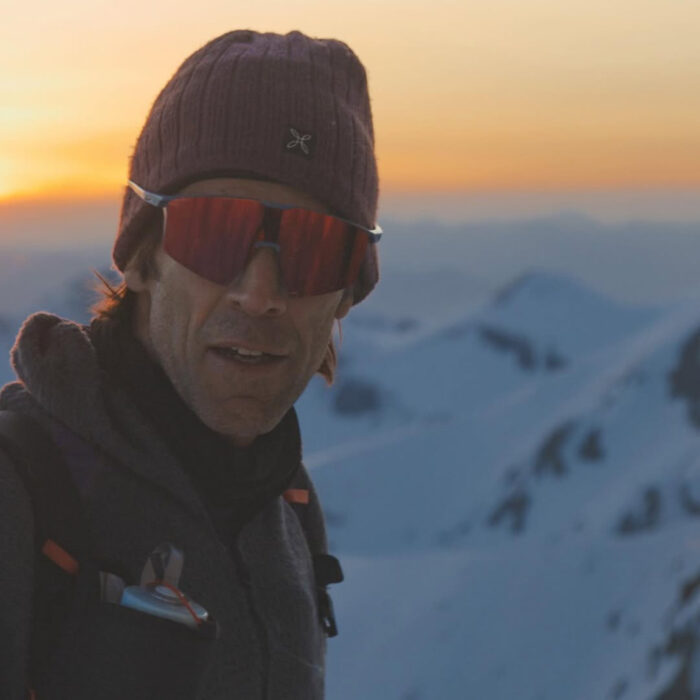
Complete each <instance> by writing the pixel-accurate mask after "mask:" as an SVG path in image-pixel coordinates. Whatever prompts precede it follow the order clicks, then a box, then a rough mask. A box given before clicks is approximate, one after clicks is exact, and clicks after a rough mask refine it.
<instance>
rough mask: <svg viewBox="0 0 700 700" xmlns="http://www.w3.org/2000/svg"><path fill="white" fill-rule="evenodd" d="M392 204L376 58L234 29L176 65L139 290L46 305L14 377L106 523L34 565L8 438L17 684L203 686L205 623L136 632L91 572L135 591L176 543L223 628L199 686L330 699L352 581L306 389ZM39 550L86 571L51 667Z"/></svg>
mask: <svg viewBox="0 0 700 700" xmlns="http://www.w3.org/2000/svg"><path fill="white" fill-rule="evenodd" d="M376 209H377V173H376V164H375V158H374V138H373V130H372V120H371V114H370V105H369V97H368V93H367V82H366V76H365V72H364V69H363V67H362V65H361V64H360V62H359V61H358V59H357V57H356V56H355V55H354V54H353V53H352V51H351V50H350V49H349V48H348V47H347V46H346V45H345V44H343V43H341V42H338V41H334V40H325V39H324V40H315V39H310V38H309V37H306V36H304V35H303V34H301V33H299V32H291V33H289V34H287V35H284V36H280V35H276V34H270V33H267V34H260V33H256V32H253V31H234V32H229V33H227V34H224V35H222V36H220V37H218V38H216V39H214V40H213V41H211V42H210V43H208V44H206V45H205V46H204V47H202V48H201V49H199V50H198V51H197V52H195V53H194V54H193V55H192V56H190V57H189V58H188V59H187V60H186V61H185V62H184V63H183V64H182V66H181V67H180V68H179V69H178V70H177V72H176V73H175V74H174V75H173V77H172V78H171V80H170V81H169V82H168V83H167V85H166V86H165V87H164V89H163V90H162V92H161V93H160V95H159V96H158V98H157V99H156V101H155V103H154V104H153V107H152V109H151V112H150V114H149V116H148V118H147V120H146V122H145V125H144V127H143V130H142V132H141V134H140V136H139V139H138V141H137V144H136V147H135V151H134V154H133V157H132V159H131V164H130V174H129V185H128V187H127V189H126V193H125V197H124V201H123V206H122V213H121V220H120V225H119V231H118V235H117V239H116V243H115V246H114V251H113V258H114V262H115V264H116V266H117V268H118V269H119V270H121V271H122V272H123V274H124V284H123V285H122V286H121V287H119V288H117V289H114V290H111V291H110V292H109V293H108V294H107V298H106V299H105V301H103V303H102V304H101V305H100V306H99V307H98V308H97V312H96V316H95V318H94V319H93V321H92V322H91V324H90V325H89V326H88V327H82V326H79V325H77V324H75V323H72V322H70V321H65V320H62V319H59V318H57V317H55V316H51V315H49V314H45V313H40V314H36V315H34V316H32V317H30V318H29V319H28V320H27V321H26V322H25V324H24V326H23V328H22V329H21V331H20V334H19V336H18V338H17V341H16V344H15V347H14V348H13V352H12V362H13V366H14V368H15V371H16V372H17V375H18V381H17V382H15V383H13V384H9V385H7V386H6V387H4V388H3V390H2V392H1V393H0V409H5V410H9V411H12V412H14V413H16V414H22V415H23V416H26V417H30V418H32V419H33V420H34V421H35V423H36V425H37V426H40V427H41V429H43V430H45V431H46V433H47V434H48V435H49V436H50V437H51V439H52V444H55V445H56V451H57V452H59V453H60V454H61V456H62V459H63V461H64V462H65V464H66V465H67V468H68V472H69V473H70V474H71V477H72V480H73V481H74V482H75V483H76V486H77V489H78V492H79V496H80V498H79V500H80V505H81V507H82V510H83V511H84V529H85V530H86V531H87V534H88V540H89V545H86V547H85V552H86V554H85V556H84V557H83V559H81V560H80V561H79V562H77V563H76V562H75V558H74V557H71V553H70V552H66V551H65V548H61V547H60V546H56V543H55V542H54V541H53V540H51V539H48V538H47V539H46V542H45V544H44V547H43V554H45V555H46V556H45V557H44V558H43V559H41V553H40V554H38V555H36V556H37V560H36V561H34V557H35V547H34V544H33V541H32V540H33V537H32V533H33V532H36V531H37V530H36V528H38V525H37V524H36V523H37V518H39V517H40V516H41V513H40V512H37V511H41V508H39V507H38V502H37V499H36V498H35V499H34V503H32V502H31V501H30V498H29V496H28V493H27V488H26V484H24V483H23V481H22V479H21V478H20V477H19V476H18V473H17V466H16V464H15V463H13V459H12V458H11V457H10V456H9V455H8V454H6V452H7V451H5V452H3V450H1V449H0V556H1V557H2V562H3V566H2V573H0V625H1V627H0V634H1V637H0V639H2V644H3V646H2V650H3V655H4V660H3V661H2V663H1V670H0V673H2V674H3V675H4V677H3V682H4V685H1V684H0V687H2V688H6V689H8V690H7V691H6V695H3V697H25V693H26V692H27V688H28V687H33V688H37V689H39V692H38V695H37V697H39V698H42V697H61V698H63V697H71V698H81V697H101V698H102V697H129V698H134V697H166V696H167V697H176V696H177V697H185V696H187V694H186V693H185V691H184V690H183V689H184V688H186V687H187V688H189V687H190V686H189V685H188V684H189V683H190V681H189V680H187V678H188V676H187V674H188V673H189V671H188V669H187V668H186V667H187V661H188V660H189V658H190V656H195V655H196V654H197V653H199V652H198V651H194V652H192V654H190V652H189V651H188V649H190V647H189V646H187V645H188V644H190V641H191V640H193V639H195V635H194V633H190V631H189V630H186V629H185V627H184V626H182V625H174V624H173V623H171V622H169V621H167V622H166V623H165V626H164V627H158V628H157V629H155V628H153V629H152V628H150V627H149V628H148V631H147V633H146V632H143V633H142V630H141V626H143V625H147V624H150V621H151V620H153V619H155V618H153V617H152V616H150V615H148V616H147V615H146V614H145V613H142V612H139V613H134V611H133V610H130V609H127V608H125V607H124V606H123V605H121V606H117V605H115V604H114V603H113V602H104V600H105V598H104V597H103V599H102V600H99V598H98V596H97V594H96V593H95V587H94V583H95V580H96V579H95V576H94V575H93V574H95V572H97V571H98V570H99V571H102V572H103V574H101V575H100V576H105V575H109V576H112V578H111V579H110V580H112V581H114V580H117V579H116V575H117V574H119V577H120V579H122V580H123V581H124V584H125V585H138V583H139V576H140V574H141V571H142V569H143V568H144V563H145V562H146V561H147V560H149V555H150V554H151V553H152V552H153V551H154V549H156V548H157V547H158V546H159V545H161V544H163V543H165V542H169V543H172V544H173V545H175V546H176V547H177V548H178V549H179V550H181V551H182V553H183V555H184V568H183V570H182V576H181V578H180V579H179V584H178V585H179V589H180V590H179V591H177V593H178V595H180V597H182V595H186V596H187V597H188V598H189V600H191V601H194V602H196V603H197V604H199V605H201V606H203V608H205V609H206V611H207V612H208V613H209V615H210V617H211V618H213V620H215V621H216V625H217V629H218V639H217V640H216V642H215V643H214V644H213V645H209V646H207V659H206V663H205V662H202V664H200V666H198V670H197V674H198V679H197V680H196V681H193V682H192V683H191V687H192V688H196V689H197V690H196V691H195V690H192V691H190V690H188V691H187V693H190V692H191V693H192V695H191V696H192V697H195V696H196V697H201V698H206V699H207V700H215V699H223V698H234V697H235V698H242V699H244V700H248V699H251V700H252V699H254V698H261V699H263V698H266V699H267V698H269V699H272V700H274V699H277V698H279V699H282V698H284V699H295V698H299V700H301V699H303V700H310V699H313V698H321V697H323V676H324V656H325V638H326V635H329V634H333V632H334V620H333V615H332V608H331V607H330V604H329V599H328V597H327V594H326V592H325V585H326V584H327V583H329V582H331V581H338V580H339V579H340V578H341V576H340V572H339V571H338V570H337V566H334V563H335V560H333V558H332V557H329V556H327V555H326V540H325V531H324V527H323V516H322V514H321V510H320V506H319V504H318V501H317V498H316V495H315V493H314V490H313V486H312V485H311V483H310V480H309V477H308V474H307V473H306V471H305V469H304V467H303V465H302V464H301V442H300V437H299V428H298V424H297V420H296V415H295V413H294V408H293V404H294V402H295V401H296V399H297V398H298V397H299V395H300V394H301V393H302V392H303V390H304V388H305V387H306V385H307V383H308V381H309V380H310V378H311V377H312V375H313V374H314V373H315V372H320V373H321V374H323V375H324V376H325V377H326V379H327V380H328V381H331V380H332V377H333V372H334V368H335V350H334V348H333V343H332V327H333V323H334V321H335V320H336V319H340V318H342V317H343V316H345V315H346V314H347V313H348V311H349V309H350V308H351V306H352V305H353V304H356V303H358V302H359V301H361V300H362V299H363V298H364V297H365V296H366V295H367V294H368V293H369V292H370V291H371V290H372V288H373V287H374V285H375V284H376V282H377V278H378V271H377V254H376V246H375V245H374V243H375V242H376V240H378V238H379V228H378V227H377V226H376V220H375V216H376ZM16 461H17V460H16V459H15V460H14V462H16ZM52 478H53V477H52ZM32 488H34V487H33V486H32ZM49 501H50V496H49ZM69 515H70V514H69ZM47 545H51V546H47ZM59 545H60V543H59ZM57 552H58V554H56V553H57ZM46 557H48V558H50V559H52V565H54V564H58V566H59V567H61V568H62V569H64V570H65V571H68V572H69V573H70V574H71V575H73V577H74V578H76V580H77V583H75V585H74V587H73V589H71V591H72V592H71V594H70V595H68V596H67V597H65V596H64V598H62V599H61V601H62V603H61V604H62V605H63V607H64V608H65V610H64V611H63V616H64V619H63V621H62V623H61V625H60V629H58V631H55V630H52V633H51V635H41V636H49V637H50V640H49V643H47V644H46V645H45V647H42V648H43V649H44V652H43V653H44V655H45V658H42V659H41V660H40V661H37V660H36V659H35V658H34V657H35V656H36V655H37V652H36V648H35V646H33V645H34V643H35V641H36V640H35V639H34V637H36V629H35V630H34V632H32V619H34V621H35V626H36V624H37V623H36V620H37V619H40V618H41V615H40V614H39V613H37V611H36V610H34V611H33V607H34V608H36V607H37V605H36V603H34V604H33V603H32V595H33V590H34V588H35V586H36V578H37V577H36V576H34V575H33V571H34V572H36V567H41V566H43V565H44V563H45V560H46ZM149 561H152V560H149ZM73 564H75V565H74V566H73ZM78 564H79V565H78ZM153 566H155V567H156V568H158V567H157V565H155V564H154V565H153ZM76 572H78V573H76ZM90 572H91V573H90ZM89 573H90V575H91V576H92V578H90V577H89V576H88V574H89ZM159 576H160V577H161V578H162V576H163V574H162V572H161V573H160V574H159ZM159 576H156V578H159ZM99 580H100V581H102V583H103V584H104V582H105V581H106V580H107V579H105V578H100V579H99ZM142 582H143V581H142ZM74 589H75V590H74ZM149 590H151V589H149ZM85 591H87V593H85ZM103 592H104V591H103ZM71 596H72V598H71ZM91 596H92V597H91ZM66 600H69V601H72V602H70V604H69V603H66ZM176 602H177V601H176ZM52 605H55V601H54V602H52ZM40 607H42V608H43V607H44V604H43V603H42V606H40ZM48 607H50V606H48ZM188 609H189V608H188ZM86 610H87V611H89V612H85V611H86ZM66 611H67V612H66ZM115 611H116V612H115ZM190 612H192V614H193V615H194V612H193V611H192V610H191V609H190ZM59 617H60V615H59ZM195 618H196V615H195ZM76 620H78V622H76ZM144 621H146V622H144ZM195 622H197V623H198V624H199V622H198V621H197V619H195ZM200 622H201V620H200ZM173 628H176V631H175V632H174V631H173ZM66 629H68V632H66ZM144 629H145V628H144ZM105 630H107V631H105ZM40 632H41V630H40ZM143 634H147V635H148V636H146V637H144V636H143ZM139 635H141V636H139ZM159 635H160V636H159ZM177 635H180V636H178V640H181V642H182V645H184V646H180V647H177V650H176V651H174V652H168V654H171V653H172V654H173V655H172V656H170V657H168V658H166V659H165V660H163V659H162V658H161V657H162V655H161V657H158V656H157V650H158V649H170V648H171V647H170V646H169V645H171V644H174V643H175V642H173V640H174V639H175V637H176V636H177ZM182 635H184V636H182ZM144 640H145V641H144ZM177 643H178V644H179V643H180V641H178V642H177ZM101 645H104V650H103V646H101ZM137 648H138V649H140V652H139V654H138V658H137V659H132V658H130V657H129V654H130V653H131V652H130V650H133V649H137ZM46 649H48V651H46ZM56 649H58V651H56ZM107 649H108V650H109V651H108V652H107V651H106V650H107ZM183 649H184V650H185V651H184V652H183V651H182V650H183ZM192 649H195V650H198V649H200V647H199V646H196V645H194V643H193V646H192ZM181 652H182V653H181ZM152 653H153V654H156V656H154V657H153V659H151V658H150V655H151V654H152ZM180 653H181V656H179V657H178V656H176V655H177V654H180ZM133 655H134V654H133V653H132V656H133ZM122 657H124V658H122ZM124 659H126V661H125V660H124ZM135 669H136V670H135ZM154 674H155V675H156V676H158V677H159V678H157V679H156V681H154V680H153V678H151V677H149V675H154ZM181 676H182V678H184V679H185V680H180V677H181ZM199 676H201V677H199ZM173 679H176V680H175V681H173ZM154 682H155V683H156V685H153V683H154ZM158 683H160V685H158ZM144 688H158V689H159V690H148V691H146V690H144ZM165 688H169V690H167V691H165V690H163V689H165ZM173 688H174V689H173ZM42 692H43V694H42ZM139 693H140V694H139ZM174 693H180V694H178V695H175V694H174Z"/></svg>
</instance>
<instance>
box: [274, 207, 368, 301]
mask: <svg viewBox="0 0 700 700" xmlns="http://www.w3.org/2000/svg"><path fill="white" fill-rule="evenodd" d="M368 242H369V239H368V237H367V235H366V234H365V233H364V232H363V231H361V230H360V231H358V230H357V228H356V227H355V226H353V225H352V224H349V223H346V222H345V221H342V220H340V219H337V218H335V217H333V216H328V215H326V214H320V213H318V212H314V211H310V210H308V209H287V210H285V211H284V212H283V215H282V220H281V222H280V232H279V237H278V243H279V246H280V266H281V270H282V278H283V281H284V285H285V287H286V289H287V290H288V291H289V293H290V294H295V295H298V296H311V295H314V294H327V293H328V292H334V291H337V290H339V289H345V288H347V287H350V286H351V285H352V284H353V283H354V281H355V279H356V278H357V274H358V272H359V270H360V267H361V265H362V261H363V260H364V255H365V250H366V248H367V245H368Z"/></svg>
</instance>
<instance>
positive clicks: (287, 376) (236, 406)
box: [125, 178, 352, 445]
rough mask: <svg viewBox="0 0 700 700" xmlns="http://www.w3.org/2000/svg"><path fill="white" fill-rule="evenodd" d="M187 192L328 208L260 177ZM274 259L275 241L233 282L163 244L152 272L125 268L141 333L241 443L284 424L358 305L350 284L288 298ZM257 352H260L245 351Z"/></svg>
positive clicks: (202, 409) (182, 387) (186, 391)
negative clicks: (217, 278) (220, 280)
mask: <svg viewBox="0 0 700 700" xmlns="http://www.w3.org/2000/svg"><path fill="white" fill-rule="evenodd" d="M181 194H192V195H194V194H222V195H227V196H235V197H251V198H254V199H263V200H266V201H271V202H277V203H280V204H291V205H296V206H301V207H308V208H312V209H316V210H318V211H324V207H323V206H322V205H321V204H320V202H318V201H316V200H315V199H314V198H312V197H310V196H309V195H306V194H304V193H303V192H300V191H298V190H295V189H293V188H291V187H287V186H286V185H280V184H276V183H270V182H261V181H257V180H245V179H233V178H217V179H214V180H203V181H199V182H197V183H194V184H192V185H189V186H188V187H186V188H184V189H183V190H181ZM276 256H277V253H276V252H275V251H273V250H272V249H270V248H261V249H259V250H256V251H255V252H254V255H253V257H252V258H251V261H250V263H249V264H248V266H247V268H246V269H245V271H244V272H243V273H242V274H241V275H240V276H239V278H238V279H236V280H234V281H233V282H232V283H231V284H229V285H228V286H222V285H218V284H215V283H213V282H209V281H208V280H206V279H204V278H203V277H200V276H199V275H196V274H195V273H193V272H190V271H189V270H188V269H186V268H185V267H183V266H182V265H180V264H179V263H177V262H176V261H175V260H173V259H172V258H171V257H170V256H168V255H167V254H166V253H165V252H164V251H163V249H162V246H161V248H160V249H159V250H158V252H157V254H156V267H157V269H158V274H157V275H156V276H155V277H154V278H151V279H148V280H143V279H142V278H141V276H140V275H139V273H138V272H137V271H136V270H135V269H133V268H131V267H127V270H126V271H125V280H126V283H127V285H128V287H129V288H130V289H132V290H133V291H135V292H138V293H139V298H138V304H137V314H136V321H135V323H136V327H135V332H136V335H137V337H138V338H139V339H140V340H141V341H142V342H143V343H144V344H145V345H146V347H147V348H148V350H149V352H150V353H151V355H152V356H153V357H154V359H156V360H157V361H158V362H159V363H160V365H161V366H162V367H163V369H164V370H165V372H166V374H167V375H168V377H169V378H170V381H171V382H172V383H173V385H174V387H175V389H176V390H177V391H178V393H179V394H180V396H181V397H182V398H183V399H184V401H185V402H186V403H187V404H188V405H189V407H190V408H191V409H192V410H193V411H194V412H195V413H196V414H197V415H198V416H199V418H200V419H201V420H202V422H204V423H205V424H206V425H207V426H209V427H210V428H211V429H212V430H215V431H217V432H219V433H222V434H224V435H227V436H229V437H231V438H232V439H233V441H234V442H235V443H236V444H239V445H245V444H248V443H250V442H251V441H252V440H254V439H255V437H257V436H258V435H261V434H263V433H267V432H269V431H270V430H272V429H273V428H274V427H275V426H276V425H277V423H279V421H280V420H281V419H282V417H283V416H284V414H285V413H286V412H287V411H288V410H289V408H290V407H291V406H292V404H293V403H294V402H295V401H296V400H297V398H298V397H299V395H300V394H301V393H302V391H303V390H304V389H305V388H306V385H307V384H308V382H309V380H310V379H311V377H312V376H313V374H314V373H315V372H316V371H317V370H318V368H319V367H320V365H321V362H322V360H323V358H324V355H325V352H326V348H327V346H328V342H329V339H330V335H331V332H332V327H333V321H334V320H335V319H336V318H342V317H343V316H344V315H345V314H346V313H347V312H348V310H349V309H350V306H351V305H352V298H351V297H350V296H349V295H344V293H343V292H342V291H337V292H331V293H329V294H323V295H320V296H311V297H294V298H290V297H288V296H287V295H286V294H285V293H284V291H283V290H282V288H281V282H280V277H279V270H278V266H277V257H276ZM234 348H237V349H238V350H241V351H242V352H237V351H236V350H234ZM255 351H258V352H263V353H264V355H263V356H262V358H260V357H251V356H247V357H246V356H245V353H246V352H249V353H250V352H255Z"/></svg>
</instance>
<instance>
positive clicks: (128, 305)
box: [90, 225, 342, 386]
mask: <svg viewBox="0 0 700 700" xmlns="http://www.w3.org/2000/svg"><path fill="white" fill-rule="evenodd" d="M160 240H161V227H160V225H157V226H151V227H149V228H148V229H146V231H145V235H144V236H143V238H142V239H141V241H140V242H139V244H138V246H137V247H136V250H135V251H134V253H133V255H132V256H131V258H130V260H129V263H128V264H129V265H134V266H135V267H136V269H137V270H138V272H139V274H140V275H141V277H142V278H143V279H144V280H147V279H157V278H158V275H159V270H158V266H157V265H156V260H155V257H156V251H157V250H158V248H159V246H160ZM93 272H94V274H95V276H96V277H97V283H96V286H95V291H96V292H97V293H98V294H99V298H98V300H97V301H96V302H95V304H93V306H92V307H91V309H90V311H91V312H92V314H93V319H94V320H97V321H102V320H107V319H111V320H114V321H120V322H121V321H124V322H128V323H131V320H132V318H133V314H134V309H135V308H136V299H137V297H138V293H137V292H134V291H132V290H131V289H129V288H128V287H127V286H126V282H121V283H119V284H117V285H113V284H111V283H110V282H109V281H108V280H107V279H105V277H104V276H103V275H101V274H100V273H99V272H97V271H96V270H94V271H93ZM338 329H339V332H340V339H341V342H342V329H341V328H340V321H338ZM337 367H338V351H337V349H336V346H335V342H334V340H333V334H332V333H331V337H330V338H329V339H328V345H327V347H326V352H325V354H324V356H323V361H322V362H321V366H320V367H319V368H318V369H317V370H316V372H317V373H318V374H320V375H321V376H322V377H323V378H324V380H325V381H326V384H327V385H328V386H331V385H332V384H333V382H334V381H335V372H336V369H337Z"/></svg>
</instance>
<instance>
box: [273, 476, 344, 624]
mask: <svg viewBox="0 0 700 700" xmlns="http://www.w3.org/2000/svg"><path fill="white" fill-rule="evenodd" d="M283 497H284V499H285V500H286V501H287V503H289V504H290V506H291V507H292V510H293V511H294V514H295V515H296V516H297V519H298V520H299V524H300V525H301V528H302V530H303V531H304V536H305V537H306V542H307V543H308V545H309V550H310V551H311V559H312V561H313V566H314V578H315V579H316V593H317V602H318V611H319V616H320V618H321V625H322V627H323V630H324V632H325V633H326V635H327V636H328V637H335V636H337V635H338V625H337V623H336V619H335V611H334V609H333V600H332V599H331V596H330V593H329V592H328V586H329V584H331V583H340V582H341V581H343V578H344V576H343V570H342V568H341V566H340V562H339V561H338V560H337V559H336V558H335V557H334V556H333V555H332V554H328V552H327V551H326V544H325V532H324V525H323V515H322V513H321V506H320V504H319V502H318V496H317V495H316V491H315V490H314V487H313V484H312V483H311V479H310V477H309V475H308V472H307V471H306V468H305V467H304V466H303V465H302V467H301V468H300V469H299V470H298V472H297V474H296V475H295V477H294V479H293V480H292V484H290V488H288V489H287V490H286V491H285V492H284V494H283Z"/></svg>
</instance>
